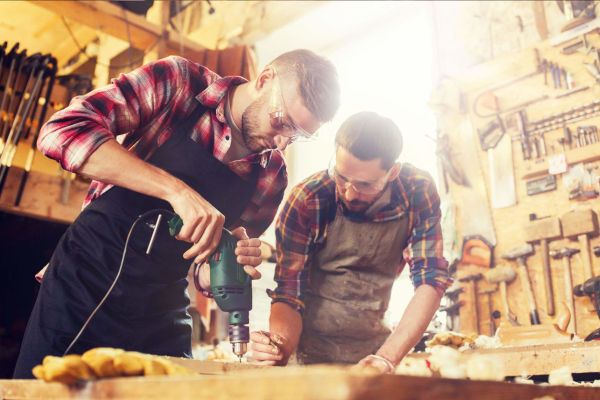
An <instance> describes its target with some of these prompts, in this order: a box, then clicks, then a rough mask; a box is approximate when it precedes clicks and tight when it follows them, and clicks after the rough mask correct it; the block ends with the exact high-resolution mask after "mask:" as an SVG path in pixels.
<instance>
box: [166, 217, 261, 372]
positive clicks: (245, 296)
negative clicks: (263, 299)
mask: <svg viewBox="0 0 600 400" xmlns="http://www.w3.org/2000/svg"><path fill="white" fill-rule="evenodd" d="M181 226H182V222H181V218H179V216H178V215H175V216H174V217H173V218H172V219H171V220H170V221H169V231H170V233H171V236H175V235H176V234H177V233H179V230H180V229H181ZM237 242H238V239H237V238H236V237H235V236H233V234H232V233H231V232H229V231H228V230H227V229H225V228H223V233H222V235H221V241H220V242H219V245H218V246H217V249H216V250H215V252H214V253H213V254H212V255H211V256H210V258H209V259H208V264H209V266H210V288H211V290H212V293H213V296H214V299H215V301H216V303H217V305H218V306H219V308H220V309H221V310H222V311H226V312H228V313H229V341H230V342H231V345H232V347H233V353H234V354H235V355H237V356H238V358H239V359H240V361H241V360H242V356H243V355H244V354H246V350H247V347H248V342H249V340H250V329H249V328H248V322H249V319H248V314H249V311H250V310H251V309H252V279H251V278H250V275H248V274H247V273H246V272H245V271H244V266H243V265H241V264H239V263H238V262H237V256H236V255H235V248H236V245H237Z"/></svg>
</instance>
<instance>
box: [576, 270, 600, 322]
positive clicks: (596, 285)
mask: <svg viewBox="0 0 600 400" xmlns="http://www.w3.org/2000/svg"><path fill="white" fill-rule="evenodd" d="M573 294H574V295H575V296H577V297H582V296H590V299H591V300H592V302H593V303H594V308H595V309H596V313H597V314H598V318H600V276H597V277H595V278H590V279H588V280H587V281H585V282H583V283H582V284H579V285H577V286H575V287H574V288H573Z"/></svg>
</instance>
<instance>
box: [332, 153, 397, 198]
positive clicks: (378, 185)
mask: <svg viewBox="0 0 600 400" xmlns="http://www.w3.org/2000/svg"><path fill="white" fill-rule="evenodd" d="M327 173H328V174H329V176H330V177H331V179H333V181H334V182H335V184H336V185H338V186H339V187H342V188H344V189H347V188H348V186H351V187H352V189H353V190H354V191H355V192H357V193H362V194H367V195H370V194H376V193H379V192H380V191H381V190H382V189H383V188H384V187H385V185H386V183H387V178H388V174H389V171H388V172H387V173H386V174H385V176H384V177H383V178H380V179H378V180H376V181H371V182H369V181H355V180H353V179H350V178H347V177H345V176H343V175H342V174H340V173H339V172H338V170H337V169H336V168H335V158H334V159H332V160H331V162H330V163H329V168H328V169H327Z"/></svg>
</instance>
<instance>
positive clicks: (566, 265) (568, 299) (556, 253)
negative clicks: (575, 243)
mask: <svg viewBox="0 0 600 400" xmlns="http://www.w3.org/2000/svg"><path fill="white" fill-rule="evenodd" d="M577 253H579V249H572V248H569V247H563V248H562V249H560V250H550V256H552V258H555V259H557V260H558V259H561V258H562V262H563V269H564V275H565V303H566V304H567V307H568V308H569V311H570V312H571V320H570V321H569V325H568V327H567V332H571V333H575V334H577V318H576V317H575V301H574V300H573V279H572V275H571V257H572V256H573V255H574V254H577Z"/></svg>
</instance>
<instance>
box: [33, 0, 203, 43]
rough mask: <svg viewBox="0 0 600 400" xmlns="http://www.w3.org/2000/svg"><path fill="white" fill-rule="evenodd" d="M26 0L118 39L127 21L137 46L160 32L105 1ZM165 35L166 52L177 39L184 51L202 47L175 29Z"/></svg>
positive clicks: (153, 39)
mask: <svg viewBox="0 0 600 400" xmlns="http://www.w3.org/2000/svg"><path fill="white" fill-rule="evenodd" d="M29 2H30V3H32V4H35V5H37V6H38V7H42V8H45V9H46V10H49V11H52V12H54V13H56V14H59V15H63V16H65V17H67V18H69V19H70V20H72V21H75V22H77V23H80V24H83V25H86V26H89V27H91V28H93V29H98V30H100V31H102V32H103V33H106V34H108V35H111V36H114V37H116V38H118V39H121V40H126V41H127V40H128V33H127V25H129V33H130V34H129V37H130V39H131V45H132V46H133V47H135V48H137V49H140V50H147V49H149V48H150V47H153V46H155V45H157V43H158V41H159V39H160V38H161V37H162V35H163V32H162V29H161V27H160V26H158V25H156V24H153V23H151V22H148V21H147V20H146V19H145V18H144V17H143V16H141V15H137V14H134V13H132V12H130V11H127V10H125V9H123V8H121V7H119V6H116V5H114V4H111V3H109V2H106V1H89V0H79V1H68V2H65V1H37V0H29ZM165 39H166V43H167V52H175V53H177V52H179V48H180V41H182V42H183V47H184V49H185V51H191V52H199V51H201V50H203V47H202V46H201V45H199V44H197V43H194V42H192V41H191V40H189V39H187V38H185V37H182V36H181V35H179V34H178V33H176V32H172V31H169V32H168V34H167V35H166V38H165Z"/></svg>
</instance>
